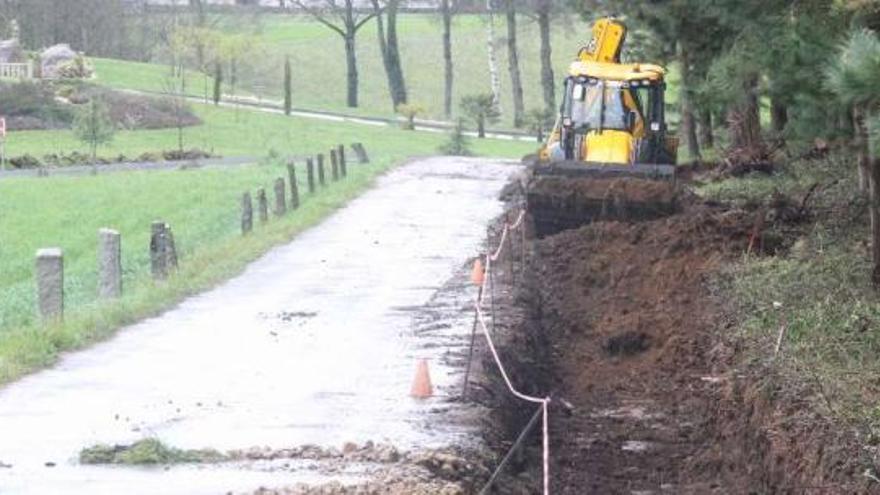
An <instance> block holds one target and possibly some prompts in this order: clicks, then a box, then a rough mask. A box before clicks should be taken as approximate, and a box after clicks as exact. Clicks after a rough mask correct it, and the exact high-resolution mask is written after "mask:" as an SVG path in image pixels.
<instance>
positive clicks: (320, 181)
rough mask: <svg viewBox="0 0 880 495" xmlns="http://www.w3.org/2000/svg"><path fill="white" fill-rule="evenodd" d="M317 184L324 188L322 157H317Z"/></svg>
mask: <svg viewBox="0 0 880 495" xmlns="http://www.w3.org/2000/svg"><path fill="white" fill-rule="evenodd" d="M318 183H319V184H321V187H324V185H325V182H324V155H318Z"/></svg>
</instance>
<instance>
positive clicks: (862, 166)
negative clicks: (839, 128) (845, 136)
mask: <svg viewBox="0 0 880 495" xmlns="http://www.w3.org/2000/svg"><path fill="white" fill-rule="evenodd" d="M852 119H853V128H854V133H855V143H854V144H855V148H856V159H857V163H858V168H859V191H861V192H862V193H865V192H867V191H868V189H869V185H870V183H871V171H870V170H871V158H870V155H869V153H868V126H867V125H866V123H865V116H864V113H863V111H862V110H860V109H859V108H853V111H852Z"/></svg>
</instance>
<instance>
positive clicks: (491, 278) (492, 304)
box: [486, 228, 495, 335]
mask: <svg viewBox="0 0 880 495" xmlns="http://www.w3.org/2000/svg"><path fill="white" fill-rule="evenodd" d="M491 230H492V229H491V228H488V229H486V245H489V246H491V234H490V232H491ZM494 266H495V265H494V264H490V265H489V310H490V311H492V335H495V275H493V273H495V270H492V268H493V267H494Z"/></svg>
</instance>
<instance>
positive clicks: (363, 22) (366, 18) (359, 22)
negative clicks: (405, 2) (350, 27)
mask: <svg viewBox="0 0 880 495" xmlns="http://www.w3.org/2000/svg"><path fill="white" fill-rule="evenodd" d="M384 11H385V7H382V8H381V9H379V11H378V12H373V13H370V14H367V16H366V17H364V18H363V19H361V20H359V21H358V22H357V24H355V25H354V30H355V31H357V30H358V29H360V28H361V26H363V25H364V24H366V23H368V22H369V21H370V19H372V18H373V17H376V16H377V15H380V14H382V12H384Z"/></svg>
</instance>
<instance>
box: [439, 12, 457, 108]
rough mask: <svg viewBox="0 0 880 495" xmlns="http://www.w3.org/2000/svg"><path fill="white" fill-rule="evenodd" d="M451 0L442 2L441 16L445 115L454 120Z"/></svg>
mask: <svg viewBox="0 0 880 495" xmlns="http://www.w3.org/2000/svg"><path fill="white" fill-rule="evenodd" d="M453 13H454V10H453V7H452V5H450V0H441V1H440V15H441V16H442V17H443V115H445V116H446V118H447V119H450V118H452V82H453V72H452V15H453Z"/></svg>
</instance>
